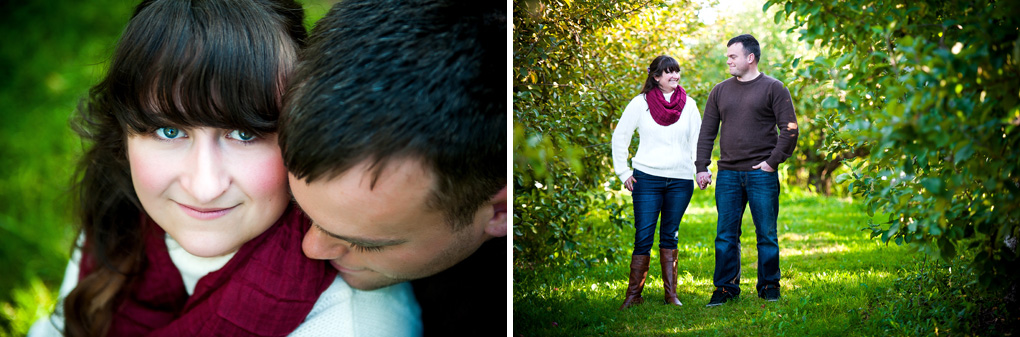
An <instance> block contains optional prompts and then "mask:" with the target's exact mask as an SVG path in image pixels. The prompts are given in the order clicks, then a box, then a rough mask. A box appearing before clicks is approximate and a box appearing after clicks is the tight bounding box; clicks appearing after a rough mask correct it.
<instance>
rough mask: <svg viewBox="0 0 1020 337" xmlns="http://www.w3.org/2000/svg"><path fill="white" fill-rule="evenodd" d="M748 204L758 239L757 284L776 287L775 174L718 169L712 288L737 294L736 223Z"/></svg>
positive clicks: (777, 195)
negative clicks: (720, 288) (716, 224)
mask: <svg viewBox="0 0 1020 337" xmlns="http://www.w3.org/2000/svg"><path fill="white" fill-rule="evenodd" d="M748 204H750V208H751V218H752V219H754V233H755V235H756V236H757V238H758V285H757V286H756V289H757V290H759V291H760V290H761V289H762V288H765V287H766V286H770V285H771V286H774V287H779V277H780V273H779V237H778V235H777V234H776V220H777V218H778V217H779V175H778V173H776V172H765V171H762V170H756V171H746V172H745V171H728V170H720V171H719V177H718V178H717V179H716V186H715V205H716V209H717V210H718V212H719V223H718V227H716V237H715V275H714V277H713V281H714V283H715V286H716V287H722V288H725V289H726V291H729V292H731V293H733V294H740V234H741V232H740V222H741V219H742V218H743V217H744V205H748Z"/></svg>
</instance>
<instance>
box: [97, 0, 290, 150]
mask: <svg viewBox="0 0 1020 337" xmlns="http://www.w3.org/2000/svg"><path fill="white" fill-rule="evenodd" d="M273 15H274V13H270V12H265V9H262V8H257V7H256V6H232V5H230V4H229V2H223V3H220V2H216V1H197V2H194V3H192V2H190V1H183V2H182V1H166V2H157V3H153V4H152V5H151V6H148V7H146V8H144V9H142V10H140V11H139V12H138V13H136V15H135V17H134V18H133V19H132V20H131V22H130V23H129V24H128V27H127V28H126V29H125V33H124V35H123V36H122V37H121V41H120V43H118V46H119V47H118V48H119V49H123V50H118V51H117V52H115V53H114V55H115V58H114V60H113V61H112V64H111V68H110V69H111V70H117V72H116V73H114V72H112V71H111V74H110V76H109V77H108V78H107V81H109V82H108V84H109V86H110V93H111V95H112V96H113V99H114V100H116V102H117V103H118V104H115V106H117V107H118V108H119V109H123V111H114V112H113V113H114V115H116V116H117V118H118V119H119V120H120V122H121V125H124V126H125V127H126V128H127V129H128V130H125V131H130V132H135V133H139V132H147V131H152V130H155V129H157V128H161V127H167V126H173V127H215V128H223V129H238V130H243V131H246V132H252V133H254V134H256V135H263V134H267V133H273V132H276V128H277V120H278V118H279V115H280V108H281V106H282V96H283V93H284V90H285V84H286V82H287V77H288V76H289V74H290V72H291V64H292V63H293V62H294V60H295V58H296V56H295V55H296V48H297V46H296V43H295V42H294V41H293V40H291V39H289V38H288V37H287V33H286V30H285V29H284V28H283V27H280V26H279V24H277V23H275V22H272V21H269V20H261V21H260V20H255V19H253V18H267V17H273ZM142 26H144V28H143V27H142Z"/></svg>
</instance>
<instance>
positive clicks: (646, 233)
mask: <svg viewBox="0 0 1020 337" xmlns="http://www.w3.org/2000/svg"><path fill="white" fill-rule="evenodd" d="M634 179H637V181H636V182H634V191H633V196H634V229H635V231H634V253H633V255H649V254H650V253H651V250H652V243H653V241H654V240H655V238H654V235H655V223H656V222H658V221H659V216H660V214H661V216H662V223H661V224H660V226H659V248H660V249H676V241H677V237H676V233H677V230H678V229H679V228H680V220H681V219H682V218H683V216H684V212H686V211H687V205H689V204H690V203H691V195H692V194H693V193H694V180H690V179H677V178H663V177H659V176H653V175H650V174H646V173H644V172H641V171H638V170H634Z"/></svg>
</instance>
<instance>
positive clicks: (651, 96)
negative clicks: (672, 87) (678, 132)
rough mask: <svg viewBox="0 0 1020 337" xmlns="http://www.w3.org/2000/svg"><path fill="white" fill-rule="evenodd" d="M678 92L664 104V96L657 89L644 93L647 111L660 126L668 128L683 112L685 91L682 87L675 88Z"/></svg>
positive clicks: (685, 98) (685, 100) (685, 97)
mask: <svg viewBox="0 0 1020 337" xmlns="http://www.w3.org/2000/svg"><path fill="white" fill-rule="evenodd" d="M676 90H677V91H679V92H678V93H677V92H674V93H673V97H671V98H670V100H669V102H666V98H665V95H663V94H662V92H661V91H658V90H657V89H652V90H651V91H649V92H646V93H645V102H647V103H648V110H649V111H651V112H652V119H654V120H655V122H656V123H659V125H662V126H669V125H671V124H673V123H676V121H677V120H679V119H680V113H681V112H683V111H684V105H685V104H687V91H686V90H684V87H681V86H679V85H678V86H676Z"/></svg>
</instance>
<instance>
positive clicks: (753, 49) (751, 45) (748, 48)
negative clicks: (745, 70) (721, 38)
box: [726, 34, 761, 63]
mask: <svg viewBox="0 0 1020 337" xmlns="http://www.w3.org/2000/svg"><path fill="white" fill-rule="evenodd" d="M734 43H740V44H741V45H743V46H744V55H745V56H746V55H748V54H754V63H761V46H759V45H758V40H757V39H755V38H754V36H751V34H743V35H740V36H737V37H735V38H732V39H730V42H727V43H726V46H727V47H729V46H732V45H733V44H734Z"/></svg>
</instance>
